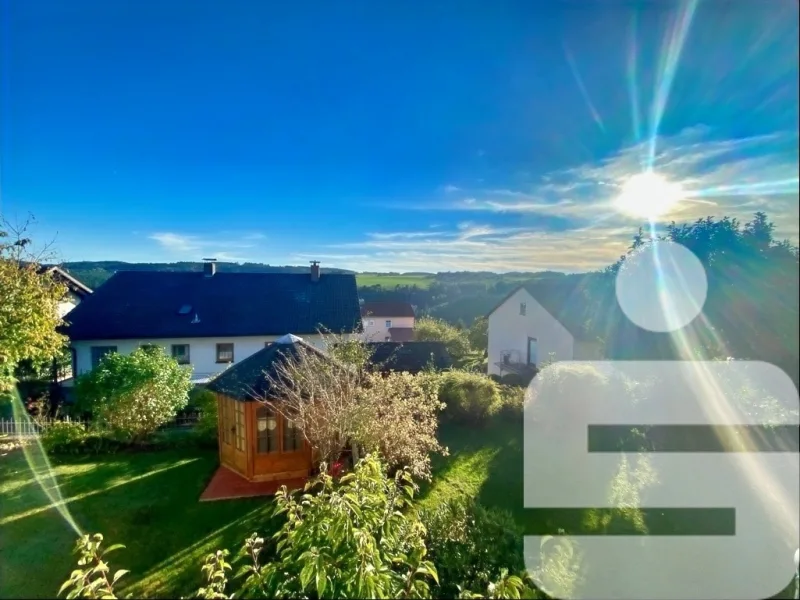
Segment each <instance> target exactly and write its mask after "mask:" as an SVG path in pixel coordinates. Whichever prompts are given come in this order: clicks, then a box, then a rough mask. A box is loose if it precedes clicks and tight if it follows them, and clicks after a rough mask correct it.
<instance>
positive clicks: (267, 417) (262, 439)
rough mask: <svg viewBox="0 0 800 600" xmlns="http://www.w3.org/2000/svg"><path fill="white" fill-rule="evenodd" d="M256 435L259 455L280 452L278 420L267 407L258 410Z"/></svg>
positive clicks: (260, 407)
mask: <svg viewBox="0 0 800 600" xmlns="http://www.w3.org/2000/svg"><path fill="white" fill-rule="evenodd" d="M256 433H257V449H258V453H259V454H270V453H272V452H277V451H278V418H277V417H276V416H275V413H274V412H272V411H271V410H270V409H269V408H267V407H266V406H259V407H258V410H256Z"/></svg>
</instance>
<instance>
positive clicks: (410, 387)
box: [352, 373, 447, 479]
mask: <svg viewBox="0 0 800 600" xmlns="http://www.w3.org/2000/svg"><path fill="white" fill-rule="evenodd" d="M356 400H357V403H356V407H357V409H356V411H355V420H356V426H355V427H354V431H353V435H352V439H353V440H354V441H357V442H358V444H359V446H361V447H363V448H364V449H365V450H366V451H367V452H377V453H380V455H381V457H382V459H383V461H384V462H385V463H386V465H387V466H388V467H389V468H390V469H396V468H401V467H404V468H407V469H408V470H409V472H410V473H411V475H412V476H413V477H416V478H419V479H430V475H431V459H430V456H431V454H432V453H434V452H436V453H439V454H443V455H446V454H447V448H443V447H442V446H441V444H439V440H438V439H437V437H436V430H437V427H438V425H439V419H438V416H439V412H440V411H441V410H442V408H444V405H443V404H442V403H441V402H439V399H438V378H437V377H435V376H432V375H430V374H427V373H423V374H420V375H411V374H410V373H390V374H388V375H381V374H378V373H367V374H366V375H365V376H364V381H363V384H362V386H361V387H359V388H358V390H357V391H356Z"/></svg>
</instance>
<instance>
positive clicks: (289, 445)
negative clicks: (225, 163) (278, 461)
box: [283, 418, 303, 452]
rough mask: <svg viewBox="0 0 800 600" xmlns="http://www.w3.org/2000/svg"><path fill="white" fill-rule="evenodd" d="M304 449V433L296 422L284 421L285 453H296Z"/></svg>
mask: <svg viewBox="0 0 800 600" xmlns="http://www.w3.org/2000/svg"><path fill="white" fill-rule="evenodd" d="M302 447H303V433H302V432H301V431H300V428H299V427H298V426H297V425H296V424H295V422H294V421H290V420H289V419H286V418H284V420H283V451H284V452H296V451H297V450H300V449H302Z"/></svg>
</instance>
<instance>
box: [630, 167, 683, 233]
mask: <svg viewBox="0 0 800 600" xmlns="http://www.w3.org/2000/svg"><path fill="white" fill-rule="evenodd" d="M682 199H683V189H682V188H681V186H680V184H678V183H674V182H671V181H669V180H667V179H666V178H665V177H664V176H663V175H659V174H658V173H655V172H653V171H650V170H648V171H645V172H643V173H637V174H636V175H632V176H631V177H630V178H628V180H627V181H626V182H625V184H624V185H623V186H622V192H621V193H620V195H619V196H618V197H617V199H616V201H615V205H616V206H617V208H618V209H619V210H621V211H622V212H624V213H626V214H628V215H630V216H632V217H641V218H645V219H649V220H651V221H652V220H654V219H657V218H658V217H661V216H664V215H665V214H667V213H668V212H669V211H670V210H672V209H673V208H674V207H675V206H676V205H677V204H678V202H680V201H681V200H682Z"/></svg>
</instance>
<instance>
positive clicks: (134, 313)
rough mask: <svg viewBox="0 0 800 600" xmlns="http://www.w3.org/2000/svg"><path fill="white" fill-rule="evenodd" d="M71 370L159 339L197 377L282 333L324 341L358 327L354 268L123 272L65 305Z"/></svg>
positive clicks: (77, 370) (220, 368)
mask: <svg viewBox="0 0 800 600" xmlns="http://www.w3.org/2000/svg"><path fill="white" fill-rule="evenodd" d="M67 321H68V327H67V334H68V335H69V338H70V347H71V349H72V353H73V365H74V366H73V372H74V373H76V374H77V375H80V374H82V373H86V372H87V371H89V370H91V369H92V368H94V367H95V366H96V365H97V363H98V362H99V361H100V359H101V358H102V357H103V356H104V355H105V354H107V353H109V352H122V353H130V352H132V351H133V350H135V349H136V348H138V347H141V346H154V345H155V346H160V347H162V348H163V349H164V350H165V351H166V352H167V353H168V354H170V355H171V356H172V357H174V358H175V359H176V360H177V361H178V362H179V363H181V364H185V365H187V366H191V368H192V369H193V376H192V380H193V381H194V382H195V383H203V382H205V381H207V380H208V379H209V378H210V377H212V376H214V375H216V374H217V373H219V372H221V371H223V370H225V369H226V368H227V367H228V366H230V365H231V364H234V363H237V362H239V361H241V360H243V359H245V358H247V357H248V356H250V355H252V354H254V353H255V352H257V351H258V350H260V349H262V348H264V346H265V345H267V344H269V343H271V342H273V341H275V340H276V339H278V338H280V337H281V336H283V335H286V334H288V333H291V334H294V335H298V336H300V337H302V338H303V339H305V340H306V341H308V342H309V343H312V344H314V345H316V346H319V347H322V345H323V341H322V338H321V336H320V335H319V333H318V332H319V331H320V330H323V331H325V330H327V331H332V332H335V333H343V334H347V335H352V334H359V333H360V330H361V318H360V312H359V303H358V292H357V289H356V279H355V275H352V274H340V273H324V274H320V268H319V264H318V263H316V262H314V263H312V266H311V269H310V272H308V273H224V272H220V273H217V272H216V264H215V263H214V262H213V261H207V262H206V263H205V265H204V270H203V272H172V271H119V272H117V273H115V274H114V275H113V276H112V277H111V278H110V279H109V280H108V281H107V282H106V283H104V284H103V285H102V286H100V287H99V288H98V289H96V290H95V291H94V293H93V294H92V295H91V297H89V298H88V299H86V300H84V302H82V303H81V304H80V305H78V307H77V308H75V309H74V310H73V311H72V312H71V313H69V315H68V318H67Z"/></svg>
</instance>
